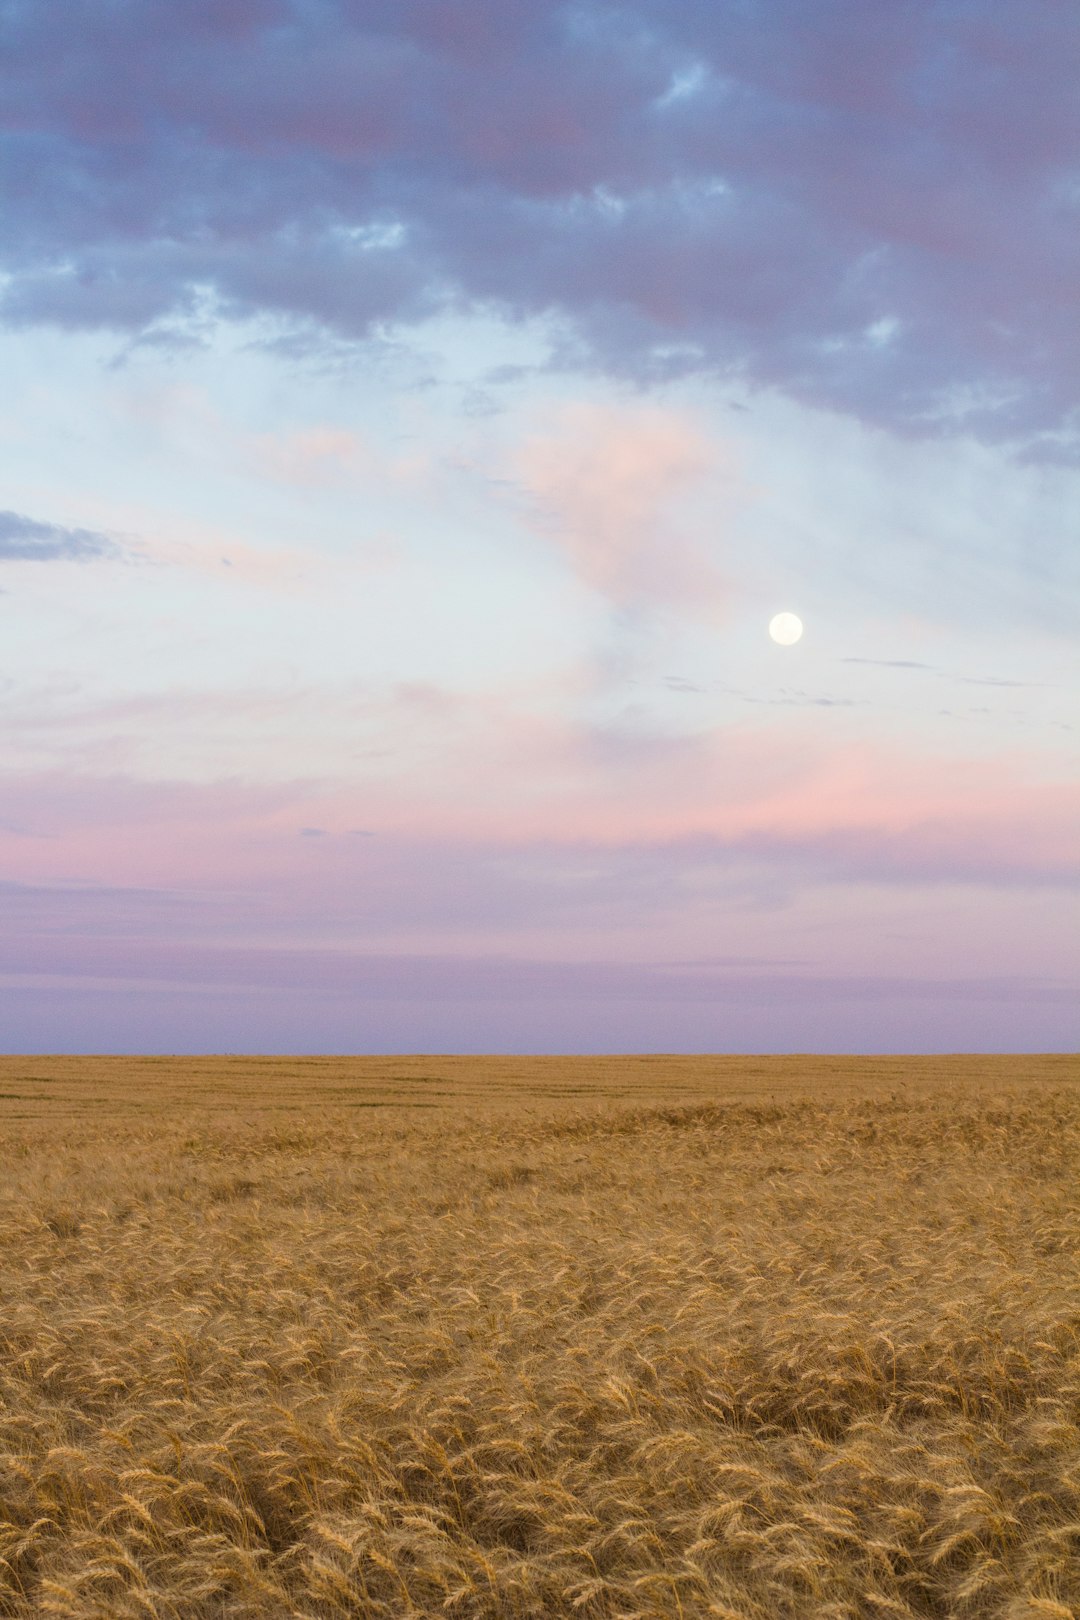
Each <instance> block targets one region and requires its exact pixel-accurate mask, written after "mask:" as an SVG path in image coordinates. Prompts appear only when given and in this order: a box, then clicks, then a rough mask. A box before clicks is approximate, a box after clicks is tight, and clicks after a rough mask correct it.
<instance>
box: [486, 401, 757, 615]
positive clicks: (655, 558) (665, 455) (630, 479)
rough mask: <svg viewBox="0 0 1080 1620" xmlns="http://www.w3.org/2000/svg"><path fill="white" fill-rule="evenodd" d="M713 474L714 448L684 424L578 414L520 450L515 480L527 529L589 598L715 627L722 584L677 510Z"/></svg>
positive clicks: (654, 412) (658, 415) (648, 411)
mask: <svg viewBox="0 0 1080 1620" xmlns="http://www.w3.org/2000/svg"><path fill="white" fill-rule="evenodd" d="M720 465H721V455H720V452H719V449H718V447H717V446H716V445H714V444H712V443H710V441H709V440H708V439H706V437H705V435H704V434H703V433H702V432H701V430H700V429H699V428H698V427H697V426H696V425H695V424H694V423H693V422H692V421H691V420H690V419H689V418H688V417H686V416H685V415H682V414H679V413H677V412H674V411H670V410H665V409H661V408H659V407H657V406H613V405H606V406H605V405H587V404H575V405H568V406H564V407H563V408H562V409H560V410H559V411H558V412H557V413H556V414H555V416H554V418H553V419H552V421H551V422H550V424H549V425H548V426H546V427H545V428H544V429H543V430H542V431H540V432H538V433H535V434H534V435H533V436H532V437H531V438H529V439H527V440H526V442H525V443H524V444H523V445H522V446H521V448H520V450H519V451H518V454H517V457H516V465H515V471H516V472H517V475H518V477H519V478H520V480H521V483H522V485H523V487H524V488H525V490H526V491H527V492H528V494H529V496H530V497H531V499H532V501H533V503H534V504H533V525H534V527H535V528H536V529H538V530H539V531H540V532H541V533H542V534H544V535H545V536H547V537H548V538H550V539H551V540H552V542H553V543H554V544H555V545H556V546H557V547H558V549H559V550H560V551H561V552H562V553H563V555H564V557H565V558H566V560H567V561H568V562H569V564H570V566H571V567H572V568H573V569H574V571H575V573H577V574H578V576H579V577H580V578H581V579H582V580H583V581H584V582H585V583H586V584H587V585H589V586H591V587H592V589H594V590H596V591H599V592H600V593H601V594H602V595H604V596H607V597H609V598H610V599H611V601H612V602H614V603H615V604H616V605H617V606H619V607H640V606H647V605H656V604H660V605H663V606H669V607H670V606H677V607H679V608H682V609H689V610H691V611H693V612H695V613H702V614H704V615H705V616H706V617H709V618H712V617H714V616H716V615H717V614H718V613H719V611H720V608H721V604H722V602H723V596H724V588H723V580H722V577H721V575H720V573H719V571H718V570H717V569H716V567H715V566H714V564H713V562H712V560H711V559H710V558H709V556H708V555H707V554H706V552H705V551H704V550H703V549H702V548H701V547H700V546H699V545H698V544H697V543H696V542H695V541H694V540H693V539H692V538H690V537H689V535H688V534H687V533H686V529H687V527H688V521H687V519H686V518H685V517H682V518H680V514H679V512H678V502H679V500H680V498H681V497H684V496H685V495H686V494H687V493H688V492H689V491H691V490H693V488H694V487H695V486H696V485H698V484H700V482H701V481H702V480H703V479H704V478H705V477H706V475H708V474H710V473H714V472H715V471H716V470H717V469H718V467H719V466H720ZM729 487H730V486H729ZM723 516H724V514H723V513H721V515H720V517H721V522H722V520H723ZM715 521H716V514H715V510H714V511H713V513H712V514H711V515H710V526H712V525H713V523H715Z"/></svg>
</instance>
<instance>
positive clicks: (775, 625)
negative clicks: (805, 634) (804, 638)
mask: <svg viewBox="0 0 1080 1620" xmlns="http://www.w3.org/2000/svg"><path fill="white" fill-rule="evenodd" d="M769 634H770V636H772V638H773V640H774V641H777V642H779V643H780V645H781V647H794V645H795V643H796V642H797V641H798V639H799V637H800V636H801V635H802V620H801V619H800V618H799V615H798V614H797V613H778V614H776V616H775V618H772V619H770V620H769Z"/></svg>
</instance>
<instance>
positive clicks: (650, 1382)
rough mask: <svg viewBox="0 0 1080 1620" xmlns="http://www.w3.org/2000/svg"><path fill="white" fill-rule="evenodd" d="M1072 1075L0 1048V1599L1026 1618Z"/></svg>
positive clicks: (804, 1063)
mask: <svg viewBox="0 0 1080 1620" xmlns="http://www.w3.org/2000/svg"><path fill="white" fill-rule="evenodd" d="M620 1077H621V1078H620ZM1078 1080H1080V1071H1078V1068H1077V1065H1076V1064H1075V1062H1070V1060H1067V1059H1051V1058H1042V1059H1039V1058H1034V1059H1009V1060H989V1059H987V1060H954V1061H950V1060H940V1059H939V1060H914V1059H895V1060H863V1061H861V1062H860V1061H858V1060H847V1061H844V1060H839V1059H837V1060H832V1059H829V1060H823V1059H802V1060H800V1059H785V1060H779V1059H777V1060H765V1059H749V1060H734V1059H727V1060H706V1059H683V1060H678V1059H668V1060H659V1061H657V1060H654V1061H652V1062H649V1061H646V1060H642V1059H617V1060H616V1059H608V1060H571V1059H562V1060H547V1061H546V1062H544V1061H537V1062H535V1063H534V1062H532V1061H531V1060H518V1061H516V1062H511V1061H510V1060H500V1061H495V1060H482V1059H458V1060H445V1059H431V1058H426V1059H383V1060H379V1061H375V1060H369V1061H368V1062H367V1063H362V1062H357V1061H346V1060H322V1061H321V1062H315V1061H314V1060H308V1061H299V1060H297V1061H292V1062H290V1061H288V1060H280V1061H278V1062H276V1063H263V1064H258V1063H256V1062H254V1061H252V1060H235V1061H231V1062H230V1061H229V1060H200V1061H199V1062H180V1061H179V1060H176V1061H173V1062H171V1063H170V1062H164V1063H156V1064H155V1063H152V1062H150V1061H149V1060H120V1059H117V1060H95V1061H91V1060H72V1059H67V1060H60V1059H12V1058H9V1059H4V1060H2V1062H0V1090H2V1092H3V1093H4V1098H3V1101H2V1102H0V1109H2V1110H3V1112H0V1141H2V1151H3V1177H2V1181H0V1230H2V1248H0V1288H2V1297H0V1341H2V1352H3V1353H2V1358H0V1613H2V1614H7V1615H17V1616H31V1615H33V1616H40V1615H53V1616H65V1617H71V1620H76V1617H77V1620H86V1617H90V1616H96V1617H102V1620H106V1617H108V1620H114V1617H117V1620H126V1617H129V1616H130V1617H136V1616H155V1617H156V1616H160V1617H166V1616H168V1617H176V1620H210V1617H214V1620H225V1617H228V1620H239V1617H263V1616H268V1617H276V1616H296V1617H301V1616H302V1617H305V1620H333V1617H346V1616H367V1615H371V1616H387V1617H391V1616H392V1617H395V1620H396V1617H402V1616H421V1615H423V1616H429V1615H430V1616H435V1615H438V1616H444V1615H448V1616H458V1617H464V1620H470V1617H480V1616H483V1617H488V1616H491V1617H496V1616H498V1617H502V1616H506V1617H515V1616H521V1617H525V1616H537V1617H541V1616H545V1617H546V1616H555V1617H560V1616H566V1617H570V1616H578V1617H581V1620H596V1617H612V1620H614V1617H615V1616H620V1617H630V1616H640V1617H642V1620H644V1617H646V1616H649V1617H656V1620H660V1617H664V1620H669V1617H670V1620H678V1617H681V1620H697V1617H699V1616H712V1617H715V1620H736V1617H740V1620H751V1617H753V1620H776V1617H795V1616H799V1617H803V1616H814V1617H818V1616H820V1617H825V1620H840V1617H842V1616H845V1617H846V1616H851V1617H854V1616H864V1615H865V1616H870V1617H875V1620H878V1617H880V1620H886V1617H903V1616H976V1615H978V1616H983V1615H985V1616H1001V1617H1003V1620H1037V1617H1041V1620H1055V1617H1057V1620H1068V1617H1069V1616H1075V1615H1077V1614H1078V1613H1080V1271H1078V1267H1077V1255H1078V1249H1080V1215H1078V1184H1080V1176H1078V1175H1077V1172H1078V1170H1080V1153H1078V1144H1080V1091H1078V1088H1077V1081H1078Z"/></svg>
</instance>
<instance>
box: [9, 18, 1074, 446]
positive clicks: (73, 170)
mask: <svg viewBox="0 0 1080 1620" xmlns="http://www.w3.org/2000/svg"><path fill="white" fill-rule="evenodd" d="M6 20H7V27H8V37H9V42H10V43H9V67H8V72H7V76H6V86H7V87H6V89H5V91H4V93H3V100H2V103H0V120H2V127H3V129H4V130H5V132H6V133H5V143H6V146H7V158H6V162H7V166H8V173H9V175H10V179H9V182H8V201H7V205H6V225H5V245H4V248H3V257H2V261H0V262H2V265H3V268H4V269H5V270H6V272H7V274H8V276H9V277H10V278H11V279H10V281H9V283H8V286H7V289H6V292H5V295H4V299H3V305H2V314H3V317H4V318H5V319H6V320H7V321H8V322H11V323H31V322H52V323H57V324H60V325H62V326H87V327H94V326H99V327H105V328H112V329H116V330H122V331H133V332H145V331H146V330H147V329H148V328H151V327H153V325H154V323H155V322H159V321H160V320H162V319H163V318H164V317H167V316H176V315H181V316H182V315H184V314H185V313H188V312H191V311H192V310H194V309H196V308H198V307H199V306H200V302H201V301H205V300H206V299H207V298H209V299H210V300H211V301H212V303H213V304H214V305H215V306H216V307H217V308H218V309H219V310H222V311H224V312H225V313H227V314H232V315H250V314H259V313H267V314H271V315H274V316H276V317H284V318H285V319H287V320H288V321H289V322H291V323H294V324H296V325H297V326H298V327H300V328H301V329H307V330H309V331H310V332H311V334H312V341H314V342H317V341H319V340H320V334H321V335H334V336H337V337H341V336H344V337H345V338H347V339H362V338H364V337H365V336H366V335H368V334H369V333H370V332H372V330H373V329H374V328H376V327H377V326H378V325H379V323H383V322H388V321H392V322H409V321H412V320H415V319H417V318H419V317H422V316H423V315H424V314H425V313H428V312H431V311H436V310H440V309H447V308H449V309H460V308H463V307H469V306H474V307H475V306H487V307H492V306H493V307H495V308H498V309H501V310H503V311H504V312H507V313H509V314H510V315H521V314H537V315H548V314H550V315H552V316H554V317H555V318H556V324H557V328H558V330H560V331H561V332H562V333H563V334H564V342H565V345H566V352H567V353H568V354H569V355H570V356H571V357H573V358H576V359H577V360H578V361H579V362H581V363H586V364H593V365H600V366H605V367H607V368H610V369H612V370H615V371H617V372H621V373H624V374H630V375H635V376H638V377H649V376H656V375H663V374H667V373H669V372H671V371H672V370H684V371H685V370H701V371H708V372H720V373H723V374H735V375H739V376H741V377H743V378H745V379H746V380H747V381H749V382H751V383H756V384H768V385H775V386H778V387H780V388H782V389H784V390H786V391H787V392H789V393H791V394H793V395H794V396H796V397H798V398H800V399H803V400H807V401H810V402H814V403H818V404H824V405H827V406H830V407H834V408H840V409H844V410H849V411H854V412H857V413H858V414H860V415H862V416H864V417H865V418H867V419H869V420H876V421H880V422H885V423H889V424H891V425H893V426H899V427H902V428H905V429H908V430H913V431H922V432H948V431H953V430H956V429H962V430H964V431H968V432H975V433H978V434H981V435H982V436H984V437H986V438H990V439H993V438H998V439H1000V438H1006V439H1011V438H1016V439H1022V440H1024V441H1026V444H1027V447H1028V450H1029V453H1043V454H1047V455H1058V456H1060V455H1072V454H1073V453H1074V452H1075V444H1076V385H1077V381H1078V377H1080V327H1078V326H1077V323H1076V321H1075V318H1074V313H1073V305H1074V297H1075V291H1074V290H1075V286H1076V283H1077V274H1078V270H1080V265H1078V259H1080V233H1078V232H1077V229H1076V224H1077V220H1076V213H1077V206H1078V192H1077V185H1076V177H1075V166H1074V164H1073V161H1072V159H1073V154H1074V153H1075V151H1076V149H1077V142H1078V138H1080V101H1078V99H1077V97H1076V95H1075V82H1074V81H1075V74H1074V70H1073V66H1072V64H1073V63H1074V61H1075V57H1076V52H1077V49H1078V47H1080V14H1078V13H1077V12H1076V11H1075V9H1073V8H1071V7H1068V6H1066V5H1063V4H1061V3H1060V0H1032V4H1030V5H1028V6H1025V7H1022V8H1016V7H1015V6H1010V5H1007V4H1006V3H1005V0H978V3H977V4H976V3H975V0H966V3H965V0H959V3H953V4H945V3H944V0H913V3H911V4H907V5H903V6H893V7H870V6H865V5H862V4H856V3H855V0H823V3H822V4H820V5H818V6H814V7H812V8H807V7H805V6H804V5H801V4H797V3H796V0H777V3H775V4H772V5H769V6H761V5H741V4H740V5H736V4H735V3H734V0H725V3H721V4H706V3H705V0H664V3H663V4H661V3H660V0H628V4H627V5H625V6H622V7H620V8H619V9H618V10H614V9H612V8H607V7H604V6H601V5H600V4H598V3H597V0H584V3H582V4H578V5H573V6H570V5H564V4H555V3H553V0H535V3H533V4H530V5H525V4H523V3H521V0H512V3H511V0H501V3H498V4H496V3H494V0H459V3H458V4H455V5H454V6H452V7H448V6H446V5H445V4H442V3H435V0H400V3H397V4H394V5H390V4H389V3H383V0H364V3H363V4H359V3H356V0H336V3H328V4H325V5H322V6H320V7H318V8H314V7H309V6H306V5H302V4H301V3H300V0H243V3H240V0H228V3H227V0H200V3H199V4H191V5H185V6H183V7H178V6H175V5H172V4H168V3H165V0H157V3H154V0H139V3H138V4H136V3H135V0H116V3H114V4H111V5H110V6H109V7H108V8H104V9H103V8H102V7H101V6H99V5H96V4H91V3H90V0H65V4H64V6H63V8H62V11H61V8H60V7H59V6H58V5H57V4H56V3H55V0H53V3H52V4H50V3H48V0H45V3H42V0H13V3H11V4H9V6H8V7H7V8H6Z"/></svg>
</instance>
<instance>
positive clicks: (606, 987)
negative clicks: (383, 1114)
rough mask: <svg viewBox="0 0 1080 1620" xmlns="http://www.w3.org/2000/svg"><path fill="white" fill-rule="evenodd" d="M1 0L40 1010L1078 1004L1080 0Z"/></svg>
mask: <svg viewBox="0 0 1080 1620" xmlns="http://www.w3.org/2000/svg"><path fill="white" fill-rule="evenodd" d="M0 39H2V41H3V43H2V54H3V68H2V72H0V85H2V88H0V129H2V144H0V153H2V156H0V163H2V169H0V187H2V217H3V227H2V230H0V378H2V379H3V386H2V390H0V475H2V476H0V648H2V660H0V919H2V921H0V1047H2V1048H3V1049H5V1050H8V1051H14V1052H18V1051H25V1052H34V1051H47V1052H64V1051H75V1052H77V1051H115V1052H123V1051H159V1052H187V1051H221V1052H225V1051H254V1050H259V1051H266V1052H285V1053H288V1052H302V1051H310V1052H320V1051H321V1052H359V1051H372V1052H393V1051H430V1052H438V1051H465V1052H469V1051H506V1052H542V1051H553V1052H575V1051H581V1052H585V1051H592V1052H596V1051H601V1052H603V1051H611V1052H617V1051H629V1050H642V1051H667V1052H676V1051H730V1052H768V1051H781V1052H782V1051H819V1052H820V1051H854V1052H860V1051H865V1052H878V1051H900V1052H902V1051H957V1050H974V1051H995V1050H997V1051H1024V1050H1061V1049H1066V1048H1074V1047H1075V1046H1076V1045H1077V1044H1078V1040H1080V982H1078V981H1080V895H1078V890H1080V769H1078V760H1077V744H1078V740H1080V701H1078V698H1080V663H1078V654H1077V608H1078V605H1080V548H1078V545H1077V527H1078V522H1080V408H1078V397H1080V396H1078V385H1080V319H1078V308H1077V288H1078V287H1080V99H1078V98H1077V96H1076V83H1077V79H1078V76H1080V13H1078V12H1077V10H1076V8H1075V6H1074V5H1073V3H1072V0H1028V3H1027V4H1025V5H1024V6H1016V5H1015V4H1013V3H1011V0H948V3H946V0H897V3H896V4H891V5H888V6H883V5H877V6H874V5H866V4H865V3H864V0H817V3H816V4H815V5H813V6H808V5H806V4H805V3H804V0H768V3H765V0H662V3H661V0H625V3H623V4H618V5H616V4H610V5H609V4H603V3H600V0H579V3H571V4H561V3H554V0H454V3H453V4H447V3H446V0H0ZM780 611H791V612H795V613H797V614H798V615H799V616H800V617H801V619H802V621H803V624H804V634H803V637H802V639H801V640H800V641H799V642H798V644H797V645H795V646H791V647H781V646H778V645H776V644H775V643H774V642H773V641H771V640H770V638H769V635H768V629H767V627H768V624H769V621H770V619H771V618H772V616H773V615H774V614H775V613H777V612H780Z"/></svg>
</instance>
